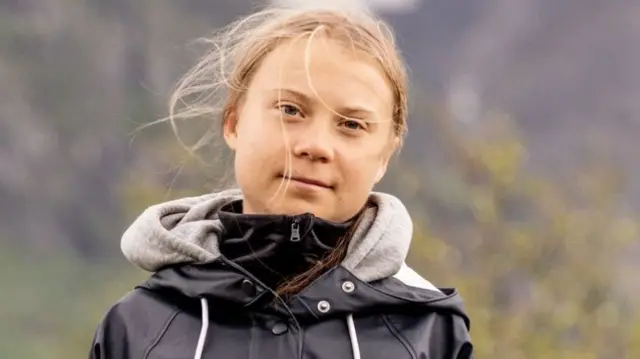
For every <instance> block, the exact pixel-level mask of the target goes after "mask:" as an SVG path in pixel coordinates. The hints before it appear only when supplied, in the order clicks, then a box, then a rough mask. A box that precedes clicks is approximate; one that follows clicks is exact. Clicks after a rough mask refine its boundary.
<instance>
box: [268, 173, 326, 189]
mask: <svg viewBox="0 0 640 359" xmlns="http://www.w3.org/2000/svg"><path fill="white" fill-rule="evenodd" d="M279 177H280V178H284V179H287V180H291V181H292V182H297V183H300V184H303V185H307V186H316V187H320V188H325V189H333V186H331V185H329V184H328V183H326V182H323V181H319V180H316V179H313V178H309V177H303V176H290V177H289V176H285V175H280V176H279Z"/></svg>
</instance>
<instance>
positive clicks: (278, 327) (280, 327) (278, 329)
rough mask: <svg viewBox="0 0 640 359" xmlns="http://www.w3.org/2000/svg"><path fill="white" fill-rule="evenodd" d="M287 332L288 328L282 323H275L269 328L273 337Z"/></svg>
mask: <svg viewBox="0 0 640 359" xmlns="http://www.w3.org/2000/svg"><path fill="white" fill-rule="evenodd" d="M288 330H289V327H287V325H286V324H284V323H283V322H277V323H276V324H274V325H273V327H272V328H271V333H273V335H280V334H284V333H286V332H287V331H288Z"/></svg>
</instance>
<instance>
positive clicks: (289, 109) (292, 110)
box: [278, 104, 301, 116]
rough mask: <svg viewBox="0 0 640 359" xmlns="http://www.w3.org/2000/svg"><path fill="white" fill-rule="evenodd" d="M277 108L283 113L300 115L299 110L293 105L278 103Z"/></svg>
mask: <svg viewBox="0 0 640 359" xmlns="http://www.w3.org/2000/svg"><path fill="white" fill-rule="evenodd" d="M278 108H279V109H280V111H282V113H284V114H285V115H287V116H300V115H301V112H300V110H299V109H298V108H297V107H296V106H294V105H290V104H280V105H278Z"/></svg>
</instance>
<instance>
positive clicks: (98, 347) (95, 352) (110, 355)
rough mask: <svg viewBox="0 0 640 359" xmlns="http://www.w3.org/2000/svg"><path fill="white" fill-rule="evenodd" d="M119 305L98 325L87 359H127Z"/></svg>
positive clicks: (123, 323)
mask: <svg viewBox="0 0 640 359" xmlns="http://www.w3.org/2000/svg"><path fill="white" fill-rule="evenodd" d="M121 312H122V311H121V310H120V306H119V304H116V305H115V306H113V307H112V308H111V309H110V310H109V311H108V312H107V314H106V315H105V316H104V318H103V319H102V322H101V323H100V324H99V325H98V328H97V329H96V330H95V333H94V336H93V342H92V344H91V351H90V352H89V359H129V358H130V353H128V352H127V327H126V322H125V321H124V318H123V317H122V313H121Z"/></svg>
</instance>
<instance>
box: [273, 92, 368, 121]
mask: <svg viewBox="0 0 640 359" xmlns="http://www.w3.org/2000/svg"><path fill="white" fill-rule="evenodd" d="M267 92H271V93H275V94H277V93H278V92H280V93H281V94H282V95H283V96H284V95H288V96H291V97H293V98H294V99H295V100H296V101H298V102H300V103H302V104H304V105H310V104H311V102H312V101H311V98H310V97H309V96H307V95H306V94H305V93H303V92H302V91H298V90H295V89H291V88H275V89H269V90H267ZM334 111H335V112H337V113H339V114H341V115H343V116H347V117H348V116H349V115H353V114H364V115H369V116H372V117H377V115H376V112H375V111H374V110H372V109H369V108H366V107H363V106H351V107H340V108H338V109H334Z"/></svg>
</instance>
